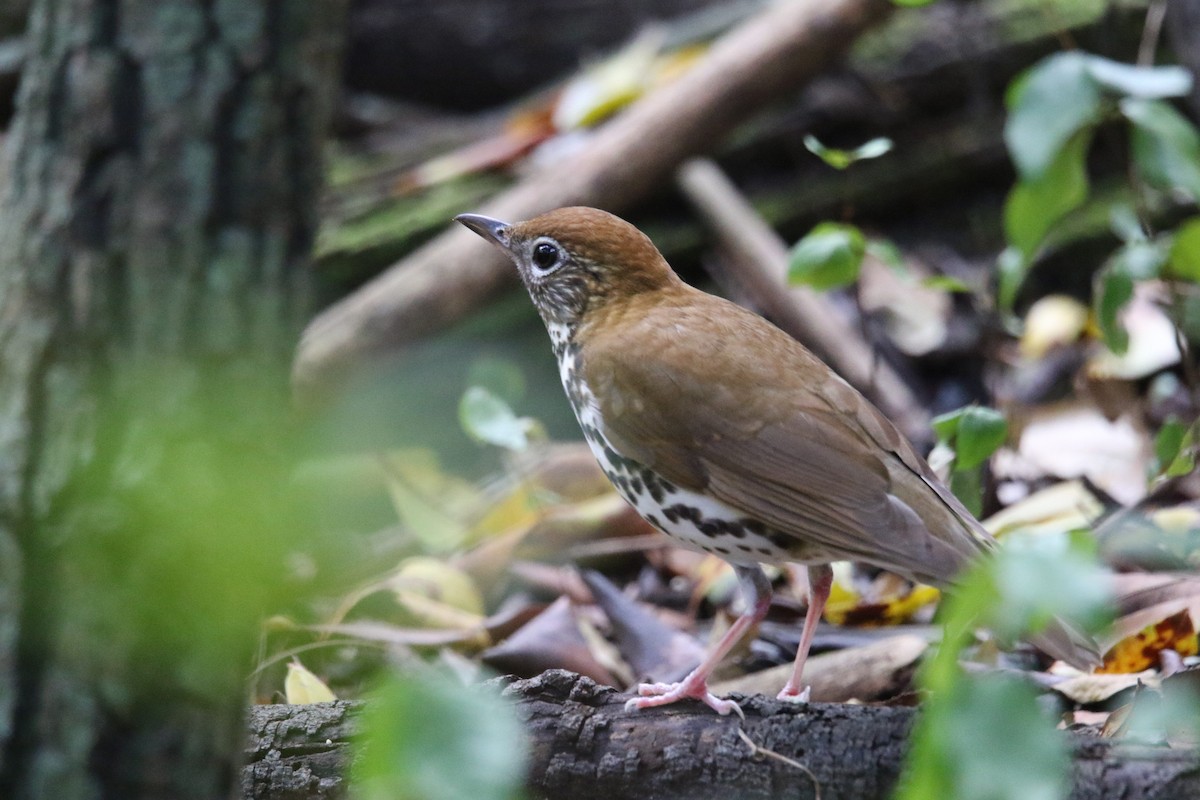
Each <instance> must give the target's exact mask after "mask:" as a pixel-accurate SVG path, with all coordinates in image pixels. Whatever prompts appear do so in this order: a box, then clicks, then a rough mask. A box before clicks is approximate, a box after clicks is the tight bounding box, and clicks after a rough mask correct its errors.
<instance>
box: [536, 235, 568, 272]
mask: <svg viewBox="0 0 1200 800" xmlns="http://www.w3.org/2000/svg"><path fill="white" fill-rule="evenodd" d="M563 260H564V259H563V249H562V246H561V245H560V244H559V243H558V242H556V241H554V240H553V239H550V238H547V237H545V236H543V237H541V238H540V239H536V240H535V241H534V243H533V246H532V247H530V248H529V264H530V266H531V267H532V268H533V271H534V272H536V273H537V274H539V275H549V274H550V273H551V272H553V271H554V270H556V269H558V268H559V267H561V266H562V264H563Z"/></svg>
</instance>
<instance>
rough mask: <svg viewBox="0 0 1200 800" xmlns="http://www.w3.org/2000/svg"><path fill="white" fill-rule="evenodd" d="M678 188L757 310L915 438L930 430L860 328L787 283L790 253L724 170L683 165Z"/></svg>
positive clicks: (699, 162)
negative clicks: (707, 230)
mask: <svg viewBox="0 0 1200 800" xmlns="http://www.w3.org/2000/svg"><path fill="white" fill-rule="evenodd" d="M678 184H679V188H680V189H681V190H682V191H683V193H684V195H685V196H686V197H687V198H688V200H689V201H690V202H691V204H692V206H693V208H695V209H696V211H697V212H698V214H699V215H700V217H701V218H702V219H703V220H704V221H705V224H706V225H707V226H708V228H709V230H710V231H711V232H712V233H713V236H714V238H715V239H716V240H717V243H718V244H719V246H720V248H721V249H722V250H723V251H724V252H725V253H726V254H727V255H728V258H729V260H730V261H731V262H732V263H733V264H734V265H735V266H736V271H735V275H734V280H736V281H737V282H738V283H739V285H740V286H741V288H742V290H743V291H744V292H745V293H746V295H747V296H748V297H749V298H750V299H751V300H752V301H753V302H754V304H755V305H756V306H758V308H759V309H761V310H762V311H763V313H764V314H766V315H767V316H768V317H770V318H771V319H772V320H774V322H775V323H776V324H777V325H779V326H780V327H781V328H783V329H784V330H786V331H787V332H788V333H790V334H792V336H794V337H795V338H797V339H799V340H800V341H801V342H803V343H804V344H806V345H808V346H809V347H810V348H812V350H814V351H815V352H816V354H817V355H818V356H820V357H821V358H823V359H824V360H825V361H827V362H828V363H829V365H830V366H831V367H833V368H834V370H835V371H836V372H837V373H838V374H839V375H841V376H842V377H843V378H845V379H846V380H847V381H849V382H850V383H851V384H853V385H854V387H855V388H856V389H858V390H859V391H860V392H862V393H863V394H864V395H866V396H867V397H868V398H869V399H870V400H871V401H872V402H873V403H875V405H877V406H879V408H881V409H882V410H883V411H884V413H886V414H887V415H888V417H890V418H891V419H892V421H893V422H895V423H896V424H897V425H899V426H900V428H901V430H903V431H904V432H905V434H907V435H908V438H909V439H912V440H914V441H919V440H921V439H922V438H924V437H926V436H928V435H929V419H928V416H927V415H926V414H925V412H924V411H923V410H922V408H921V404H920V403H918V402H917V399H916V397H914V396H913V393H912V390H911V389H909V387H908V384H906V383H905V382H904V381H903V380H902V379H901V378H900V376H899V375H897V374H896V371H895V370H894V369H892V368H891V366H890V365H889V364H887V362H884V361H880V360H879V359H878V358H876V356H875V353H874V350H872V348H871V345H870V344H869V343H868V342H867V341H866V339H865V338H864V337H863V335H862V332H861V331H860V330H859V329H858V328H856V327H854V326H853V325H851V324H850V323H848V322H847V321H846V320H845V319H844V318H842V317H841V316H839V315H838V314H837V313H836V312H835V311H834V310H833V309H832V308H831V307H830V305H829V303H828V302H827V301H826V299H825V298H824V297H823V296H821V295H819V294H817V293H816V292H814V291H812V290H810V289H807V288H803V287H796V288H789V287H788V285H787V265H788V251H787V245H786V244H784V241H783V239H782V238H781V237H780V236H779V234H777V233H775V231H774V230H772V229H771V226H769V225H767V224H766V223H765V222H764V221H763V219H762V218H761V217H760V216H758V214H757V213H755V211H754V207H753V206H751V205H750V202H749V201H748V200H747V199H746V198H745V197H743V196H742V194H741V193H740V192H738V190H737V187H735V186H734V185H733V183H732V182H731V181H730V180H729V178H727V177H726V176H725V174H724V173H723V172H721V169H720V168H719V167H718V166H717V165H716V164H715V163H713V162H712V161H709V160H707V159H696V160H693V161H689V162H687V163H686V164H684V165H683V167H682V168H681V169H680V170H679V176H678Z"/></svg>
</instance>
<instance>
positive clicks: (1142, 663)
mask: <svg viewBox="0 0 1200 800" xmlns="http://www.w3.org/2000/svg"><path fill="white" fill-rule="evenodd" d="M1197 649H1198V647H1197V639H1196V630H1195V627H1194V626H1193V625H1192V615H1191V614H1190V613H1188V611H1187V609H1184V610H1183V611H1180V612H1178V613H1176V614H1172V615H1171V616H1169V617H1167V618H1166V619H1164V620H1162V621H1161V622H1157V623H1155V624H1153V625H1147V626H1146V627H1145V628H1142V629H1141V630H1140V631H1138V632H1137V633H1135V634H1134V635H1132V636H1127V637H1125V638H1124V639H1122V640H1121V641H1119V642H1117V643H1116V644H1115V645H1113V646H1112V648H1111V649H1110V650H1109V651H1108V652H1107V653H1105V654H1104V665H1103V666H1101V667H1100V668H1099V669H1097V670H1096V672H1099V673H1104V674H1110V675H1111V674H1118V673H1129V672H1141V671H1143V670H1147V669H1151V668H1153V667H1157V666H1158V664H1159V654H1160V653H1162V652H1163V651H1164V650H1174V651H1175V652H1176V653H1178V654H1179V655H1181V656H1194V655H1196V653H1197Z"/></svg>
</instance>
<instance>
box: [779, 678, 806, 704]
mask: <svg viewBox="0 0 1200 800" xmlns="http://www.w3.org/2000/svg"><path fill="white" fill-rule="evenodd" d="M811 696H812V687H811V686H805V687H804V688H803V689H800V687H798V686H792V684H790V683H789V684H788V685H787V686H784V687H783V691H781V692H780V693H779V694H778V695H776V697H775V699H776V700H782V701H784V702H785V703H807V702H808V700H809V698H810V697H811Z"/></svg>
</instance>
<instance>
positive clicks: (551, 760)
mask: <svg viewBox="0 0 1200 800" xmlns="http://www.w3.org/2000/svg"><path fill="white" fill-rule="evenodd" d="M505 694H506V695H507V696H508V697H510V698H511V699H512V700H513V701H514V702H515V703H516V706H517V713H518V715H519V716H520V717H521V719H522V720H524V722H525V727H526V730H527V732H528V734H529V740H530V751H531V761H530V772H529V779H528V786H529V791H530V794H531V796H533V797H540V798H573V800H591V799H592V798H596V799H597V800H612V798H614V797H634V796H636V797H655V798H660V799H662V798H666V799H667V800H673V799H674V798H691V797H716V796H721V795H722V794H728V795H729V796H733V797H738V798H751V799H754V798H764V799H765V798H776V797H798V798H809V797H814V796H815V792H814V783H813V781H814V779H815V780H816V781H817V782H818V783H820V787H821V788H820V792H821V795H820V796H821V797H822V798H825V800H837V798H856V800H869V798H886V797H888V796H889V795H890V793H891V791H892V788H893V787H894V785H895V782H896V780H897V779H898V778H899V776H900V770H901V767H902V762H903V758H904V752H905V748H906V743H907V737H908V732H909V730H910V729H911V726H912V722H913V718H914V715H915V713H916V712H915V711H914V710H913V709H911V708H888V707H879V706H859V705H836V704H828V705H827V704H819V703H814V704H811V705H808V706H796V705H792V704H788V703H781V702H779V701H776V700H770V699H767V698H765V697H762V696H754V697H750V698H747V699H746V700H745V701H744V702H743V706H742V707H743V709H745V711H746V721H745V722H742V721H740V720H739V719H738V718H737V717H736V716H735V717H719V716H716V715H715V714H713V713H712V712H711V711H709V710H708V709H706V708H701V707H697V706H695V705H692V704H681V705H677V706H671V707H669V708H666V709H663V710H655V711H650V712H645V711H643V712H627V711H625V709H624V701H625V699H626V698H625V696H623V695H621V694H619V693H618V692H616V691H615V690H613V689H610V688H607V687H601V686H597V685H596V684H595V683H593V682H592V681H590V680H588V679H587V678H581V677H579V676H577V675H574V674H572V673H569V672H564V671H561V670H552V671H549V672H546V673H544V674H542V675H540V676H539V677H537V678H532V679H530V680H520V681H513V682H511V683H510V684H508V686H507V688H506V689H505ZM359 708H360V705H359V704H356V703H346V702H339V703H330V704H325V705H319V706H257V707H255V708H254V709H252V711H251V717H250V723H249V724H250V743H249V745H248V747H247V756H248V759H249V765H248V766H247V767H246V768H245V771H244V772H243V797H245V798H246V800H251V799H253V800H279V798H286V799H287V800H301V799H303V800H333V799H334V798H342V797H345V796H346V788H345V783H344V780H343V778H342V774H343V771H344V768H345V763H346V759H347V757H348V752H349V751H348V747H347V737H348V735H349V734H350V732H351V731H352V730H353V729H354V727H355V715H356V713H357V711H358V709H359ZM739 730H741V731H743V732H744V733H745V734H746V735H747V736H748V737H749V739H750V740H751V741H752V742H754V743H755V745H757V747H758V748H759V750H760V751H762V750H766V751H771V752H772V753H775V754H778V755H781V756H784V757H785V758H788V759H792V760H794V761H795V762H797V763H799V764H802V765H803V766H804V768H805V769H806V770H807V772H806V771H805V770H802V769H800V768H797V767H796V766H794V765H791V764H788V763H786V762H784V761H781V760H779V759H777V758H774V757H771V756H769V755H767V754H765V753H763V752H759V753H755V752H754V751H752V750H751V748H750V746H749V745H748V744H747V743H746V742H745V740H744V739H743V738H742V737H741V736H740V735H739ZM1071 741H1072V745H1073V751H1074V765H1073V776H1072V784H1073V786H1072V790H1071V794H1070V797H1071V800H1093V798H1096V799H1097V800H1098V798H1108V797H1121V798H1124V799H1125V800H1138V799H1139V798H1151V797H1153V798H1159V799H1160V800H1161V799H1162V798H1185V797H1197V796H1200V753H1197V752H1196V751H1195V750H1171V749H1169V748H1165V747H1151V746H1139V745H1133V744H1125V743H1122V742H1118V741H1113V740H1109V739H1097V738H1095V737H1085V736H1072V737H1071Z"/></svg>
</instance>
